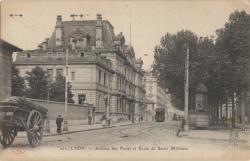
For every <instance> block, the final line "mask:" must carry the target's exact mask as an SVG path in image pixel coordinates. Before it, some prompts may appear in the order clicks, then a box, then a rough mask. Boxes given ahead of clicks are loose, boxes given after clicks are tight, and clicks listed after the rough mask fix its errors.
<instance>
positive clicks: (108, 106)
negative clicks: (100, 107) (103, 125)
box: [106, 78, 110, 118]
mask: <svg viewBox="0 0 250 161" xmlns="http://www.w3.org/2000/svg"><path fill="white" fill-rule="evenodd" d="M108 80H109V81H108V101H107V113H106V115H107V118H109V109H110V102H109V99H110V96H109V92H110V91H109V88H110V78H109V79H108Z"/></svg>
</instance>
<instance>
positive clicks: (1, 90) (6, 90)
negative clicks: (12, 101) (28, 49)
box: [0, 39, 21, 100]
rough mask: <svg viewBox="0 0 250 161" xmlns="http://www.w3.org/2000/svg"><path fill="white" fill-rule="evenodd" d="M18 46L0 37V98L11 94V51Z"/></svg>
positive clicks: (15, 49) (18, 49)
mask: <svg viewBox="0 0 250 161" xmlns="http://www.w3.org/2000/svg"><path fill="white" fill-rule="evenodd" d="M15 51H21V49H20V48H18V47H16V46H14V45H12V44H10V43H8V42H6V41H4V40H2V39H0V100H2V99H4V98H6V97H8V96H11V69H12V68H11V64H12V53H13V52H15Z"/></svg>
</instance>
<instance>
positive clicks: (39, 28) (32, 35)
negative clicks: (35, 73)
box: [1, 0, 250, 70]
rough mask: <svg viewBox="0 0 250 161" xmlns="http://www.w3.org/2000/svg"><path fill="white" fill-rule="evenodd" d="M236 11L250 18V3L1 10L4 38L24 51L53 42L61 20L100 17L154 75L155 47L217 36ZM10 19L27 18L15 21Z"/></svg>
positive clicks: (41, 4)
mask: <svg viewBox="0 0 250 161" xmlns="http://www.w3.org/2000/svg"><path fill="white" fill-rule="evenodd" d="M235 10H245V11H247V13H250V0H238V1H236V0H224V1H223V0H218V1H215V0H203V1H198V0H193V1H191V0H190V1H173V0H172V1H161V0H158V1H153V0H152V1H151V0H146V1H142V0H141V1H133V0H129V1H128V0H127V1H125V0H119V1H114V0H113V1H106V0H99V1H86V0H85V1H80V0H68V1H60V0H53V1H52V0H51V1H48V0H47V1H45V0H43V1H42V0H38V1H23V0H18V1H17V0H16V1H15V0H11V1H3V2H2V5H1V38H2V39H4V40H6V41H8V42H10V43H12V44H14V45H15V46H18V47H20V48H21V49H23V50H29V49H36V48H37V45H38V44H39V43H41V42H42V41H44V39H45V38H47V37H50V36H51V34H52V32H53V30H54V27H55V23H56V17H57V15H62V18H63V20H64V21H69V20H72V18H71V17H70V14H83V15H86V16H84V17H83V18H82V19H80V18H77V19H76V20H91V19H96V14H97V13H100V14H102V17H103V19H105V20H108V21H109V22H110V23H111V24H112V25H113V27H114V31H115V34H119V33H120V32H123V34H124V36H125V39H126V43H127V44H129V43H130V40H131V44H132V46H133V47H134V50H135V53H136V58H139V57H141V58H142V59H143V61H144V65H143V68H144V69H145V70H148V69H149V68H150V66H151V65H152V63H153V60H154V57H153V55H154V47H155V46H156V45H159V43H160V39H161V37H162V36H163V35H165V34H166V33H167V32H169V33H172V34H174V33H176V32H177V31H180V30H182V29H187V30H191V31H193V32H195V33H196V34H197V35H198V36H215V30H216V29H219V28H222V27H223V26H224V24H225V23H226V22H227V21H228V18H229V15H230V13H232V12H233V11H235ZM10 14H22V15H23V17H21V18H20V17H15V18H11V17H10ZM130 23H131V30H130ZM130 33H131V36H130ZM14 59H15V58H14Z"/></svg>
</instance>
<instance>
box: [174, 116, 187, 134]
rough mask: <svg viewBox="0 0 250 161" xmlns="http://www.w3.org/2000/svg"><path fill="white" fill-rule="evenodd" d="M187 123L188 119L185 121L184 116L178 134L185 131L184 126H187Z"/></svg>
mask: <svg viewBox="0 0 250 161" xmlns="http://www.w3.org/2000/svg"><path fill="white" fill-rule="evenodd" d="M185 124H186V121H185V119H184V118H182V120H181V127H180V128H179V130H178V131H177V134H176V136H179V134H180V132H181V131H184V126H185Z"/></svg>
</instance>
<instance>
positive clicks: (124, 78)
mask: <svg viewBox="0 0 250 161" xmlns="http://www.w3.org/2000/svg"><path fill="white" fill-rule="evenodd" d="M67 48H68V51H69V52H68V55H69V56H68V63H69V67H68V78H69V82H70V83H71V85H72V92H73V94H74V97H73V99H74V101H75V103H77V104H79V103H84V102H87V103H90V104H93V105H94V106H95V107H96V111H95V112H96V114H97V116H98V117H99V116H101V115H102V114H104V113H106V114H110V116H111V117H112V118H113V119H114V121H116V120H118V119H130V120H132V119H135V118H134V117H135V108H136V114H137V115H141V113H142V111H143V110H142V109H141V108H143V105H141V102H143V98H144V96H143V89H142V88H141V85H140V83H139V81H140V79H141V77H142V72H141V71H142V69H141V68H142V64H141V63H142V62H139V63H138V62H137V60H136V59H135V53H134V50H133V48H132V47H131V46H128V45H125V38H124V36H123V34H122V33H120V34H118V35H116V36H115V34H114V31H113V26H112V25H111V24H110V22H109V21H107V20H102V16H101V15H100V14H98V15H97V19H96V20H84V21H75V20H73V21H62V17H61V16H58V17H57V21H56V26H55V30H54V32H53V33H52V36H51V37H50V38H49V39H46V40H45V41H44V42H43V43H41V44H40V45H39V49H36V50H30V51H24V52H22V53H20V54H19V55H18V56H17V60H16V62H15V64H16V65H17V68H18V69H19V70H20V74H21V76H25V75H26V72H27V71H31V70H32V69H33V68H34V67H35V66H40V67H42V68H43V69H44V70H46V71H47V73H48V75H50V76H51V78H52V80H53V79H55V76H56V75H57V74H62V75H64V76H65V75H66V70H65V61H66V60H65V57H66V50H67ZM138 64H139V65H138ZM136 78H137V79H136ZM136 81H137V83H136ZM136 89H137V90H136ZM136 91H137V94H136ZM144 93H145V92H144ZM137 97H138V98H137ZM108 100H109V101H108ZM109 102H110V104H109ZM137 107H138V108H137ZM137 111H139V112H137ZM98 114H100V115H98ZM96 120H98V118H97V119H96Z"/></svg>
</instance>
